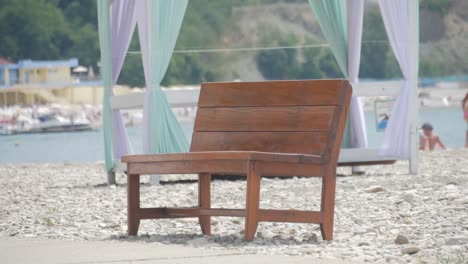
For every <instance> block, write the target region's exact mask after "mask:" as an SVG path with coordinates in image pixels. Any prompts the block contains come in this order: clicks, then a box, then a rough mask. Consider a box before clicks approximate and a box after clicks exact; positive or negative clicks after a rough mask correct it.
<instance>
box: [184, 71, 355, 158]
mask: <svg viewBox="0 0 468 264" xmlns="http://www.w3.org/2000/svg"><path fill="white" fill-rule="evenodd" d="M350 97H351V86H350V85H349V83H348V81H346V80H304V81H267V82H231V83H203V84H202V85H201V91H200V98H199V101H198V110H197V115H196V118H195V127H194V131H193V135H192V144H191V148H190V151H234V150H237V151H262V152H278V153H301V154H313V155H323V156H325V157H330V155H332V156H336V158H337V157H338V153H339V148H340V146H341V140H342V134H343V130H344V125H345V122H346V115H347V111H348V106H349V102H350ZM336 141H338V142H336ZM334 144H337V145H338V147H336V146H334ZM334 149H335V151H334ZM332 152H337V153H334V154H335V155H333V153H332Z"/></svg>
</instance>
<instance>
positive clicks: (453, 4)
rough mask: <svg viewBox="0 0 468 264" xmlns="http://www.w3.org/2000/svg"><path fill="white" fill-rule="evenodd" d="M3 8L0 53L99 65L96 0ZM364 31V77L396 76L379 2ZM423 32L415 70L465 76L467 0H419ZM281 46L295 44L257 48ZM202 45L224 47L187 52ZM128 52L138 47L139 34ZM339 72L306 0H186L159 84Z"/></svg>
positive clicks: (14, 2) (133, 78)
mask: <svg viewBox="0 0 468 264" xmlns="http://www.w3.org/2000/svg"><path fill="white" fill-rule="evenodd" d="M0 6H1V8H0V24H1V25H2V26H1V27H0V43H1V45H0V57H5V58H9V59H10V60H14V61H17V60H21V59H33V60H54V59H65V58H70V57H77V58H79V60H80V64H81V65H85V66H93V67H94V68H95V70H96V71H99V68H98V61H99V42H98V34H97V17H96V13H97V10H96V0H0ZM363 32H364V33H363V48H362V58H361V72H360V77H361V78H376V79H382V78H394V77H398V76H400V71H399V67H398V65H397V62H396V61H395V59H394V57H393V54H392V52H391V48H390V46H389V44H388V40H387V36H386V33H385V29H384V27H383V23H382V19H381V16H380V11H379V8H378V5H377V4H376V2H375V1H366V11H365V17H364V30H363ZM420 35H421V36H420V37H421V46H420V55H421V56H420V76H427V77H433V76H444V75H462V74H468V1H465V0H450V1H440V0H421V19H420ZM278 46H301V48H285V49H265V50H261V49H255V47H278ZM239 48H240V49H241V50H238V49H239ZM244 48H247V49H249V48H250V49H251V50H246V49H244ZM252 48H253V49H252ZM200 49H202V50H203V49H225V50H224V51H222V52H189V51H193V50H200ZM233 49H234V50H233ZM130 50H131V51H139V43H138V37H137V33H135V36H134V38H133V41H132V43H131V47H130ZM340 76H341V72H340V70H339V68H338V66H337V64H336V62H335V60H334V58H333V54H332V52H331V50H330V48H329V47H327V46H326V41H325V39H324V37H323V35H322V33H321V31H320V27H319V26H318V24H317V22H316V21H315V18H314V16H313V13H312V10H311V8H310V7H309V5H308V3H307V1H306V0H191V1H189V5H188V7H187V12H186V15H185V18H184V22H183V25H182V29H181V32H180V35H179V38H178V40H177V45H176V53H174V55H173V57H172V60H171V63H170V66H169V69H168V72H167V74H166V76H165V78H164V80H163V85H173V84H196V83H200V82H202V81H221V80H232V79H242V80H259V79H308V78H332V77H340ZM119 83H121V84H127V85H131V86H143V85H144V78H143V69H142V64H141V58H140V56H139V54H129V55H128V56H127V59H126V61H125V64H124V68H123V70H122V73H121V76H120V79H119Z"/></svg>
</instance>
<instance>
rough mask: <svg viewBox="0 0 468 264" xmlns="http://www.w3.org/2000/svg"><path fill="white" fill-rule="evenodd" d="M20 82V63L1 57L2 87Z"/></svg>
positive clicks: (0, 73) (0, 76) (0, 74)
mask: <svg viewBox="0 0 468 264" xmlns="http://www.w3.org/2000/svg"><path fill="white" fill-rule="evenodd" d="M17 83H18V65H17V64H15V63H14V62H12V61H10V60H8V59H5V58H1V57H0V88H1V87H11V86H13V85H15V84H17Z"/></svg>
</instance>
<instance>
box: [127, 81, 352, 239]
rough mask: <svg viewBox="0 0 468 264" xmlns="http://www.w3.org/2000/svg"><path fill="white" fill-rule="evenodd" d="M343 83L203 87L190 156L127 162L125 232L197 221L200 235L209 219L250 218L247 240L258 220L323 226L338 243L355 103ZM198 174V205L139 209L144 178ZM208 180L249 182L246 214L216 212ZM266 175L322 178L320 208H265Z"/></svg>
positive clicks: (240, 211) (159, 156)
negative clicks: (341, 164) (169, 221)
mask: <svg viewBox="0 0 468 264" xmlns="http://www.w3.org/2000/svg"><path fill="white" fill-rule="evenodd" d="M351 90H352V89H351V86H350V85H349V83H348V81H346V80H307V81H269V82H234V83H203V84H202V86H201V92H200V99H199V103H198V111H197V115H196V119H195V127H194V132H193V136H192V144H191V149H190V152H188V153H175V154H156V155H133V156H125V157H123V158H122V161H123V162H126V163H127V175H128V234H129V235H137V232H138V228H139V224H140V220H142V219H158V218H181V217H198V218H199V222H200V226H201V229H202V232H203V234H205V235H210V233H211V224H210V220H211V216H236V217H245V239H246V240H248V241H250V240H252V239H253V238H254V236H255V232H256V229H257V224H258V222H259V221H273V222H298V223H318V224H320V227H321V232H322V237H323V239H325V240H331V239H332V237H333V217H334V207H335V184H336V166H337V159H338V155H339V152H340V146H341V140H342V135H343V130H344V126H345V121H346V116H347V113H348V106H349V102H350V98H351ZM184 173H197V174H198V175H199V183H198V186H199V200H198V204H199V206H197V207H193V208H140V175H142V174H184ZM211 174H237V175H246V177H247V194H246V209H245V210H244V209H224V208H211V205H210V204H211V202H210V186H211ZM262 176H316V177H322V196H321V209H320V211H318V212H315V211H299V210H268V209H260V208H259V201H260V181H261V177H262Z"/></svg>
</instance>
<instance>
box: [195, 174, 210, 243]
mask: <svg viewBox="0 0 468 264" xmlns="http://www.w3.org/2000/svg"><path fill="white" fill-rule="evenodd" d="M198 206H199V207H200V208H208V209H209V208H211V174H208V173H200V174H198ZM198 221H199V222H200V227H201V230H202V233H203V234H204V235H207V236H209V235H211V216H209V215H204V216H199V217H198Z"/></svg>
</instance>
